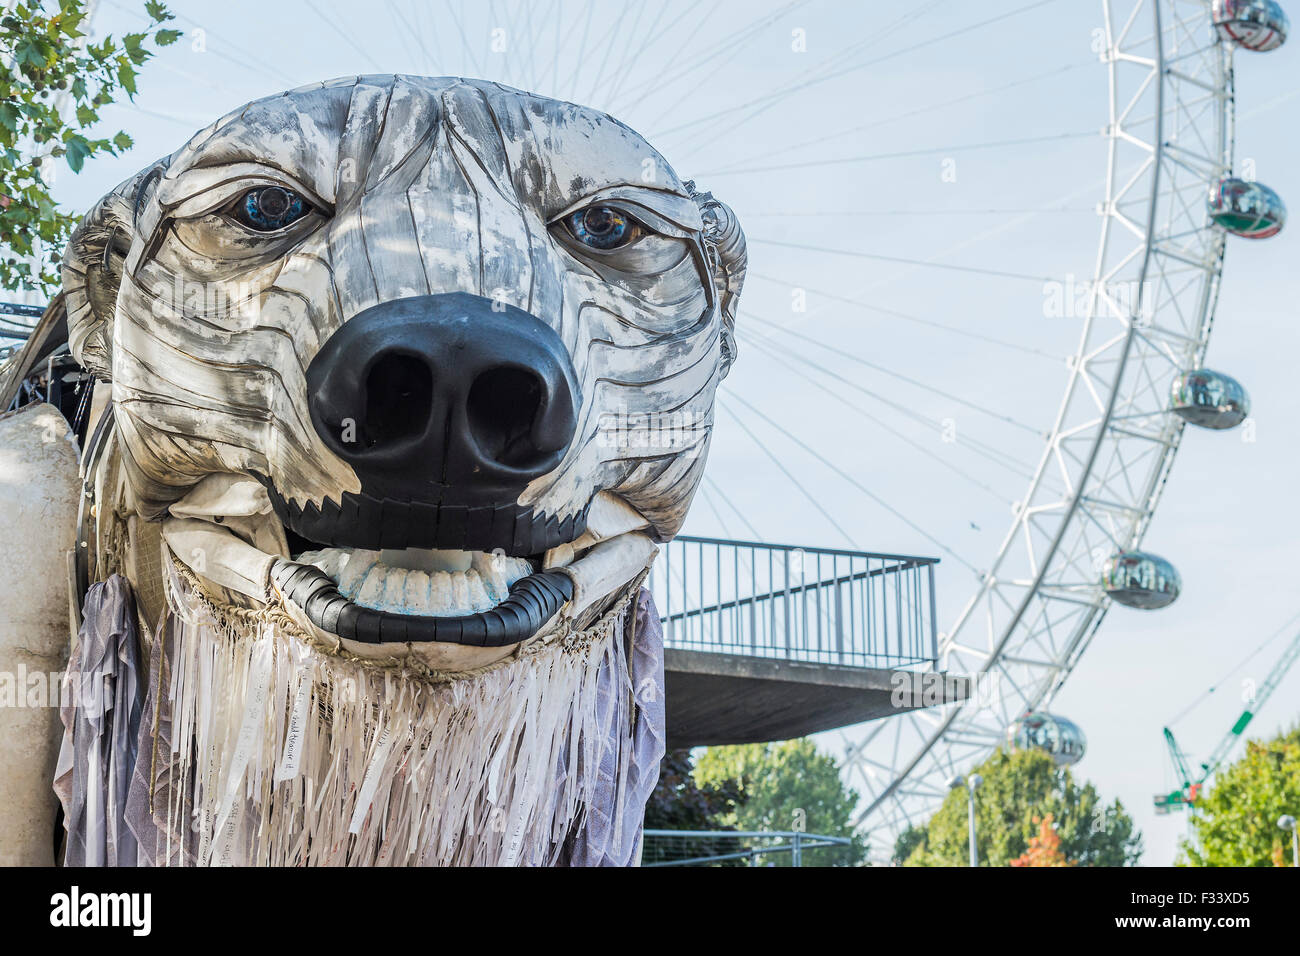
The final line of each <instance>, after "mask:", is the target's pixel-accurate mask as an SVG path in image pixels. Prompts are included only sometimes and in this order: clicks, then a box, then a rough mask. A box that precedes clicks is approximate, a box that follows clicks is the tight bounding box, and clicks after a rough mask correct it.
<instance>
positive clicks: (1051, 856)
mask: <svg viewBox="0 0 1300 956" xmlns="http://www.w3.org/2000/svg"><path fill="white" fill-rule="evenodd" d="M1034 822H1035V823H1037V824H1038V833H1036V834H1035V835H1034V836H1031V837H1030V838H1029V848H1028V849H1027V850H1025V852H1024V853H1022V854H1020V855H1019V856H1018V857H1016V858H1015V859H1014V860H1012V861H1011V865H1012V866H1069V865H1070V862H1069V861H1068V860H1067V859H1066V858H1065V854H1064V853H1062V852H1061V835H1060V834H1059V833H1057V832H1056V827H1054V826H1053V825H1052V815H1051V814H1050V813H1049V814H1048V815H1047V816H1045V817H1042V818H1041V819H1036V820H1035V821H1034Z"/></svg>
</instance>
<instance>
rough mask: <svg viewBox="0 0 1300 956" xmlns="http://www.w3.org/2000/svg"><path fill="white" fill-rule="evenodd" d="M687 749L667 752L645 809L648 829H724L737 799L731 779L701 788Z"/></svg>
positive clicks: (734, 785) (738, 788)
mask: <svg viewBox="0 0 1300 956" xmlns="http://www.w3.org/2000/svg"><path fill="white" fill-rule="evenodd" d="M693 769H694V768H693V767H692V764H691V752H690V751H689V750H672V751H669V752H668V753H667V754H666V755H665V756H664V759H663V763H662V764H661V765H660V768H659V782H658V783H657V784H655V788H654V791H653V792H652V793H651V794H650V799H649V801H648V802H647V803H646V808H645V826H646V829H647V830H726V829H729V826H728V824H727V820H728V819H730V817H731V814H733V813H734V811H735V809H736V803H737V801H738V800H739V799H740V787H739V785H738V784H737V783H736V782H735V781H732V780H724V781H722V782H721V783H719V784H717V785H716V786H714V785H703V786H702V785H700V784H699V783H698V782H697V781H696V779H695V776H694V773H693Z"/></svg>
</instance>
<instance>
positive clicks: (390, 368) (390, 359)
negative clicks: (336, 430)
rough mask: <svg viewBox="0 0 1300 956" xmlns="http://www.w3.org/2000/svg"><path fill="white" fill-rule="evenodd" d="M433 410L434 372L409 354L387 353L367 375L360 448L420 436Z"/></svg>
mask: <svg viewBox="0 0 1300 956" xmlns="http://www.w3.org/2000/svg"><path fill="white" fill-rule="evenodd" d="M432 409H433V374H432V373H431V372H430V371H429V366H428V365H426V364H425V363H424V362H423V361H421V360H420V359H418V358H416V357H415V356H412V355H403V354H401V353H390V354H388V355H385V356H383V357H382V358H380V359H379V360H378V361H377V362H375V364H374V365H372V366H371V367H370V373H369V374H368V375H367V376H366V415H365V421H364V422H362V423H361V428H360V434H359V436H358V437H359V438H360V439H361V445H362V449H363V450H364V449H370V448H378V449H382V448H384V447H386V446H391V445H396V444H400V443H402V442H404V441H408V440H411V439H415V438H419V437H420V436H421V435H423V434H424V432H425V429H426V428H427V427H428V425H429V415H430V412H431V411H432Z"/></svg>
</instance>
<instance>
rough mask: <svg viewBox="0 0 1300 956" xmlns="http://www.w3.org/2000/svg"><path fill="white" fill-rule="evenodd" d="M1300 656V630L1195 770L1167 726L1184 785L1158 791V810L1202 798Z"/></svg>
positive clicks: (1166, 810)
mask: <svg viewBox="0 0 1300 956" xmlns="http://www.w3.org/2000/svg"><path fill="white" fill-rule="evenodd" d="M1297 659H1300V634H1296V636H1295V637H1293V638H1292V639H1291V643H1290V644H1288V645H1287V648H1286V650H1284V651H1283V652H1282V656H1281V657H1279V658H1278V660H1277V663H1276V664H1274V665H1273V669H1272V670H1271V671H1270V672H1269V675H1268V679H1267V680H1265V681H1264V686H1263V687H1261V688H1260V689H1259V691H1258V692H1257V693H1256V694H1255V696H1254V698H1253V699H1252V700H1251V701H1250V706H1249V707H1247V708H1246V709H1245V710H1243V711H1242V712H1241V716H1240V717H1238V718H1237V721H1236V723H1234V724H1233V725H1232V729H1230V730H1229V731H1228V732H1227V733H1226V734H1224V735H1223V738H1222V739H1221V740H1220V741H1219V744H1218V746H1217V747H1215V748H1214V750H1213V751H1212V752H1211V753H1210V756H1209V758H1208V759H1207V760H1205V762H1204V763H1202V764H1201V765H1200V768H1199V769H1198V770H1197V771H1196V772H1195V773H1193V771H1192V768H1191V767H1190V766H1189V764H1188V761H1187V754H1186V753H1185V752H1184V751H1183V749H1182V748H1181V747H1180V746H1179V745H1178V741H1177V739H1175V737H1174V732H1173V731H1172V730H1170V729H1169V728H1168V727H1166V728H1164V734H1165V744H1166V745H1167V746H1168V747H1169V757H1170V759H1171V760H1172V761H1173V765H1174V774H1175V775H1176V776H1177V778H1178V780H1179V781H1180V783H1181V786H1180V787H1179V789H1177V790H1172V791H1170V792H1169V793H1157V794H1156V795H1155V808H1156V813H1159V814H1166V813H1169V812H1170V811H1172V810H1181V809H1183V807H1186V806H1195V805H1196V801H1197V800H1199V799H1200V797H1201V792H1202V791H1203V790H1204V789H1205V782H1206V781H1207V780H1209V779H1210V777H1211V776H1213V775H1214V772H1215V771H1216V770H1218V769H1219V766H1220V764H1222V763H1223V761H1224V760H1226V759H1227V757H1228V754H1230V753H1231V752H1232V748H1233V747H1235V746H1236V745H1237V741H1239V740H1240V739H1241V736H1242V734H1244V733H1245V732H1246V727H1247V726H1248V725H1249V724H1250V722H1251V720H1252V719H1253V718H1254V716H1255V715H1256V714H1257V713H1259V711H1260V708H1261V707H1263V706H1264V704H1265V703H1266V702H1267V701H1268V699H1269V697H1270V696H1272V694H1273V691H1275V690H1277V685H1278V684H1280V683H1282V678H1284V677H1285V676H1286V673H1287V671H1289V670H1290V669H1291V665H1292V664H1294V663H1295V662H1296V660H1297Z"/></svg>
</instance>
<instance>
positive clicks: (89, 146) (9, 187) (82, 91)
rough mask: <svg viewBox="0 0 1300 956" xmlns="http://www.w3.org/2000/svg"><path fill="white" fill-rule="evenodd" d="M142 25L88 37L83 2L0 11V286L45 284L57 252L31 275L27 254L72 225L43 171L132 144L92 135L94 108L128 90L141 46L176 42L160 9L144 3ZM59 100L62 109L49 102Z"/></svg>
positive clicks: (55, 241) (131, 91)
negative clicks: (93, 40)
mask: <svg viewBox="0 0 1300 956" xmlns="http://www.w3.org/2000/svg"><path fill="white" fill-rule="evenodd" d="M145 12H146V13H147V14H148V17H149V25H148V26H147V27H146V28H145V29H144V30H142V31H141V32H139V33H128V34H126V35H124V36H123V37H122V38H121V40H120V41H118V40H115V39H114V38H113V37H111V36H110V37H105V38H104V39H103V40H102V41H100V42H99V43H90V42H88V41H87V39H86V35H85V33H84V31H83V30H82V29H81V27H82V25H83V23H84V21H85V18H86V12H85V0H58V5H57V9H56V10H55V12H53V13H47V12H46V11H45V9H44V7H43V5H42V4H41V3H40V2H39V0H33V2H31V3H20V4H18V5H17V6H15V7H14V8H13V9H12V10H11V11H10V12H9V13H8V14H7V15H5V16H4V17H3V18H0V247H3V248H5V249H6V250H8V251H7V253H6V254H5V255H4V256H3V257H0V286H2V287H3V288H5V289H18V288H23V289H40V290H42V291H45V292H47V293H49V292H51V291H53V289H55V288H56V287H57V286H58V284H59V279H58V276H57V271H56V269H55V268H54V264H55V263H57V262H58V255H57V254H53V255H51V256H49V261H48V263H47V264H46V265H45V266H43V267H42V268H40V269H38V270H36V271H35V272H33V270H32V267H31V264H30V263H29V262H28V261H26V258H27V257H29V256H31V254H32V252H33V250H34V249H35V248H36V244H37V242H38V241H39V242H43V243H45V244H46V245H48V246H54V247H59V248H61V247H62V246H63V244H64V243H65V242H66V241H67V239H68V236H69V235H71V233H72V230H73V227H75V226H76V224H77V219H76V217H75V216H70V215H68V214H66V213H64V212H62V211H60V210H59V209H58V208H57V207H56V206H55V204H54V200H53V199H52V198H51V196H50V190H49V187H50V179H51V176H50V174H49V172H48V171H49V170H50V168H51V165H52V163H53V161H54V160H55V159H57V158H62V159H63V160H64V162H66V163H67V164H68V167H69V168H70V169H71V170H72V171H73V172H74V173H79V172H81V170H82V168H83V167H84V166H85V163H86V160H88V159H90V158H91V157H93V156H94V155H96V154H97V153H101V152H104V153H111V154H116V153H119V152H122V151H123V150H126V149H129V148H130V147H131V137H129V136H127V134H126V133H124V132H118V133H115V134H113V135H111V136H106V137H92V136H91V135H88V134H89V131H90V129H91V127H94V126H95V125H96V124H97V123H98V122H99V110H101V109H103V108H104V107H105V106H107V105H108V104H110V103H112V102H114V101H115V99H116V98H117V96H118V94H119V92H120V91H125V92H126V95H127V96H128V97H132V98H133V97H134V96H135V92H136V72H137V68H138V67H139V66H141V65H142V64H143V63H144V62H145V61H146V60H147V59H149V57H150V56H152V55H153V54H152V53H151V52H150V51H149V49H148V48H147V46H146V44H147V43H149V42H150V41H152V42H153V43H155V44H157V45H158V46H167V45H169V44H171V43H175V42H176V40H177V38H178V37H179V36H180V33H179V32H178V31H176V30H169V29H163V28H161V24H163V23H165V22H166V21H168V20H170V19H172V15H171V14H170V13H169V12H168V11H167V8H166V7H165V6H164V5H163V4H161V3H158V2H156V0H151V2H149V3H147V4H145ZM61 98H63V99H65V100H66V105H65V106H64V108H63V110H62V111H60V110H59V109H58V108H56V105H55V104H56V102H58V101H59V100H60V99H61Z"/></svg>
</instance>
